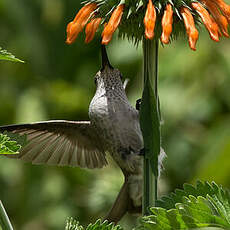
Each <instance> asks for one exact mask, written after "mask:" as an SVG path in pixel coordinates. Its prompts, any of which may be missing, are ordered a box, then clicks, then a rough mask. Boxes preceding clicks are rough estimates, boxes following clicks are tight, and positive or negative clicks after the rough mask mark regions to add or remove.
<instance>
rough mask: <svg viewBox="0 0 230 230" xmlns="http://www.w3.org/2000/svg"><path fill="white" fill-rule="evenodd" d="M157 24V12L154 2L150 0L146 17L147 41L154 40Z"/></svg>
mask: <svg viewBox="0 0 230 230" xmlns="http://www.w3.org/2000/svg"><path fill="white" fill-rule="evenodd" d="M155 23H156V10H155V7H154V5H153V2H152V0H149V3H148V6H147V10H146V13H145V17H144V25H145V37H146V39H153V37H154V28H155Z"/></svg>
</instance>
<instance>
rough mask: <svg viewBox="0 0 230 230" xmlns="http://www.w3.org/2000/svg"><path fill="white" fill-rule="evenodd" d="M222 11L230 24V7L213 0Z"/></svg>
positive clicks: (220, 0) (218, 0)
mask: <svg viewBox="0 0 230 230" xmlns="http://www.w3.org/2000/svg"><path fill="white" fill-rule="evenodd" d="M212 1H213V2H214V3H215V4H216V5H217V6H218V7H219V8H220V9H221V11H222V13H223V14H224V16H225V17H226V18H227V19H228V23H230V6H229V5H228V4H226V3H225V2H224V1H223V0H212Z"/></svg>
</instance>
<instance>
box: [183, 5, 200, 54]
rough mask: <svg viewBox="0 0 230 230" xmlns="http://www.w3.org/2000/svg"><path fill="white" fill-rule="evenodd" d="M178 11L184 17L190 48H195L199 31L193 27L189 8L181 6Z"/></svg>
mask: <svg viewBox="0 0 230 230" xmlns="http://www.w3.org/2000/svg"><path fill="white" fill-rule="evenodd" d="M180 13H181V15H182V17H183V19H184V25H185V29H186V32H187V35H188V41H189V46H190V48H191V49H192V50H196V42H197V40H198V37H199V33H198V30H197V29H196V27H195V23H194V19H193V16H192V14H191V12H190V10H189V9H188V8H186V7H181V8H180Z"/></svg>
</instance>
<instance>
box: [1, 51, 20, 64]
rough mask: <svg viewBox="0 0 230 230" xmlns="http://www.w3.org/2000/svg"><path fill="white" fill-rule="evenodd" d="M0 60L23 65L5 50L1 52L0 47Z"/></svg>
mask: <svg viewBox="0 0 230 230" xmlns="http://www.w3.org/2000/svg"><path fill="white" fill-rule="evenodd" d="M0 60H7V61H13V62H21V63H24V61H22V60H20V59H18V58H16V57H15V56H14V55H13V54H11V53H9V52H8V51H6V50H3V49H2V48H1V47H0Z"/></svg>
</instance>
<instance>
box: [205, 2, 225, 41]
mask: <svg viewBox="0 0 230 230" xmlns="http://www.w3.org/2000/svg"><path fill="white" fill-rule="evenodd" d="M202 3H204V4H205V5H206V7H207V8H208V10H209V11H210V13H211V14H212V16H213V18H214V20H215V21H216V23H217V24H218V26H219V27H220V29H221V31H222V33H223V35H224V36H225V37H229V34H228V20H227V18H226V17H225V16H224V15H222V14H221V13H220V11H219V9H218V7H217V5H216V4H215V3H214V2H212V1H210V0H202Z"/></svg>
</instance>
